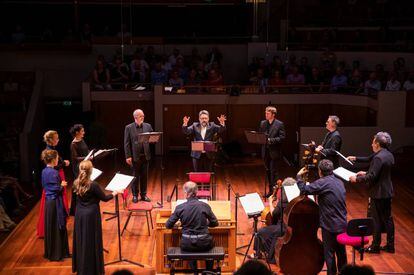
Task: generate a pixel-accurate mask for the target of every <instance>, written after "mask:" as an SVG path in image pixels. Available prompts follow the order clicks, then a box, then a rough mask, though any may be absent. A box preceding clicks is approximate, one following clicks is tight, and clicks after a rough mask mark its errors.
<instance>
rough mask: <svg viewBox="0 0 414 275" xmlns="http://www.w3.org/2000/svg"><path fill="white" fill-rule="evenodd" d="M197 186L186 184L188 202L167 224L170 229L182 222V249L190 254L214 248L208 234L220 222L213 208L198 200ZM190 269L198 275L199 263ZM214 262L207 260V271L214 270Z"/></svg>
mask: <svg viewBox="0 0 414 275" xmlns="http://www.w3.org/2000/svg"><path fill="white" fill-rule="evenodd" d="M197 190H198V187H197V184H196V183H195V182H192V181H187V182H186V183H185V184H184V192H185V194H186V197H187V201H186V202H185V203H182V204H180V205H178V206H177V207H176V208H175V211H174V213H172V215H171V217H170V218H169V219H168V221H167V222H166V223H165V226H166V227H167V228H168V229H171V228H173V226H174V224H175V223H176V222H177V221H178V220H180V222H181V226H182V236H181V244H180V246H181V249H182V250H183V251H189V252H204V251H208V250H210V249H211V248H213V246H214V243H213V238H212V236H211V235H210V234H209V232H208V227H216V226H218V220H217V218H216V216H215V215H214V213H213V211H212V210H211V207H210V206H209V205H208V204H207V203H204V202H201V201H199V200H198V198H197ZM189 264H190V267H191V268H192V269H193V270H194V271H195V272H194V274H197V261H191V262H190V263H189ZM212 268H213V261H210V260H209V261H207V260H206V269H207V270H212Z"/></svg>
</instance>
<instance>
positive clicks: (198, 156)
mask: <svg viewBox="0 0 414 275" xmlns="http://www.w3.org/2000/svg"><path fill="white" fill-rule="evenodd" d="M198 120H199V122H194V123H193V124H191V125H190V126H188V122H189V121H190V117H189V116H184V118H183V126H182V130H183V133H184V134H186V135H194V141H213V139H214V135H216V134H221V133H223V132H224V131H225V130H226V116H225V115H220V116H219V117H217V120H218V121H219V125H217V124H215V123H214V122H209V120H210V114H209V113H208V111H206V110H201V111H200V112H199V114H198ZM191 157H192V159H193V169H194V171H195V172H200V171H202V172H207V171H212V170H213V161H214V155H213V154H212V153H208V152H200V151H191Z"/></svg>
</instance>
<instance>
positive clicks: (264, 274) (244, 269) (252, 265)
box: [233, 260, 273, 275]
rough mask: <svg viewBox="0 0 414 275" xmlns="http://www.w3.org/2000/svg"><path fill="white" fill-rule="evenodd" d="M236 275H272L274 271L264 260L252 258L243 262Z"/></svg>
mask: <svg viewBox="0 0 414 275" xmlns="http://www.w3.org/2000/svg"><path fill="white" fill-rule="evenodd" d="M233 274H234V275H252V274H256V275H259V274H260V275H272V274H273V272H272V271H271V270H270V269H269V268H268V267H267V266H266V265H265V264H264V263H262V262H260V261H256V260H250V261H247V262H245V263H244V264H242V265H241V266H240V267H239V269H237V270H236V271H235V272H234V273H233Z"/></svg>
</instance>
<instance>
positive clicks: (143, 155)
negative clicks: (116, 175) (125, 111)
mask: <svg viewBox="0 0 414 275" xmlns="http://www.w3.org/2000/svg"><path fill="white" fill-rule="evenodd" d="M133 116H134V122H132V123H131V124H128V125H127V126H125V133H124V151H125V160H126V163H127V164H128V165H129V166H131V168H132V173H133V175H134V177H135V180H134V182H133V183H132V186H131V189H132V195H133V198H132V202H134V203H136V202H138V185H139V193H140V195H141V199H142V200H143V201H151V200H150V198H148V197H147V178H148V163H149V160H150V159H151V151H150V147H149V143H148V142H144V143H142V142H138V134H142V133H148V132H152V131H153V130H152V126H151V124H149V123H146V122H144V118H145V115H144V112H143V111H142V110H140V109H137V110H135V111H134V113H133Z"/></svg>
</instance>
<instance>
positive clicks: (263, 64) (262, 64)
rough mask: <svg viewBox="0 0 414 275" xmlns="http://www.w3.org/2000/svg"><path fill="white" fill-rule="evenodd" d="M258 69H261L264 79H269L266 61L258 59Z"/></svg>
mask: <svg viewBox="0 0 414 275" xmlns="http://www.w3.org/2000/svg"><path fill="white" fill-rule="evenodd" d="M213 69H215V68H213ZM258 69H261V70H262V71H263V76H264V77H265V78H269V76H270V70H269V67H268V66H267V65H266V61H265V59H264V58H259V68H258Z"/></svg>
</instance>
